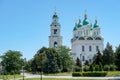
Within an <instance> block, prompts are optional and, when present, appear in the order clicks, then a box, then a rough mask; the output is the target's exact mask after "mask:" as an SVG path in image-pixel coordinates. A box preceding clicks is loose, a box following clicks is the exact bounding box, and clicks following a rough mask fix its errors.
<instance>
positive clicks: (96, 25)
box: [93, 20, 99, 28]
mask: <svg viewBox="0 0 120 80" xmlns="http://www.w3.org/2000/svg"><path fill="white" fill-rule="evenodd" d="M97 27H99V25H98V24H97V20H95V24H94V26H93V28H97Z"/></svg>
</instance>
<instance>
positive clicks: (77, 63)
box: [76, 57, 82, 67]
mask: <svg viewBox="0 0 120 80" xmlns="http://www.w3.org/2000/svg"><path fill="white" fill-rule="evenodd" d="M76 66H79V67H81V66H82V64H81V61H80V59H79V58H78V57H77V59H76Z"/></svg>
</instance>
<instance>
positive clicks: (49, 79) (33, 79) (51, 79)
mask: <svg viewBox="0 0 120 80" xmlns="http://www.w3.org/2000/svg"><path fill="white" fill-rule="evenodd" d="M21 80H22V79H21ZM25 80H40V79H38V78H32V79H30V78H28V79H25ZM42 80H93V79H63V78H61V79H59V78H57V79H56V78H43V79H42Z"/></svg>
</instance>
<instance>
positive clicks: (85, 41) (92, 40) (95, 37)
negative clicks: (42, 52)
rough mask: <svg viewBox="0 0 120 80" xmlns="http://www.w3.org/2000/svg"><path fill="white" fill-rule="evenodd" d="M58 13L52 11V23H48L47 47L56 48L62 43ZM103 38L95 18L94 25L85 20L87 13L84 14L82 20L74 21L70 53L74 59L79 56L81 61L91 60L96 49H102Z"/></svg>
mask: <svg viewBox="0 0 120 80" xmlns="http://www.w3.org/2000/svg"><path fill="white" fill-rule="evenodd" d="M58 19H59V17H58V15H57V14H56V12H54V15H53V17H52V20H53V21H52V23H51V25H50V27H51V29H50V31H51V35H50V36H49V47H50V48H58V46H61V45H62V36H61V35H60V27H61V25H60V24H59V22H58ZM103 41H104V39H103V38H102V36H101V35H100V27H99V25H98V24H97V20H95V23H94V25H93V26H92V24H91V23H89V22H88V21H87V14H85V15H84V20H83V22H81V20H80V19H79V20H78V22H77V23H75V27H74V29H73V38H72V39H71V48H72V53H74V54H75V55H74V60H76V59H77V58H79V59H80V60H81V61H82V62H83V63H84V62H85V61H86V60H88V61H92V59H93V56H94V55H95V54H96V53H97V51H98V50H99V51H101V52H102V51H103V49H104V44H103Z"/></svg>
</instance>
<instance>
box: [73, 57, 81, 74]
mask: <svg viewBox="0 0 120 80" xmlns="http://www.w3.org/2000/svg"><path fill="white" fill-rule="evenodd" d="M81 66H82V64H81V61H80V59H79V58H78V57H77V59H76V63H75V67H74V68H75V71H76V72H79V71H81Z"/></svg>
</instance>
